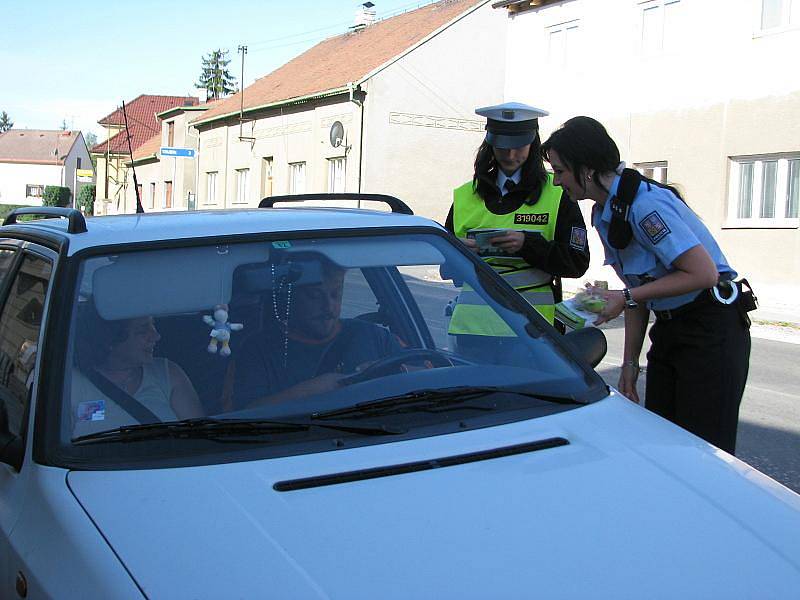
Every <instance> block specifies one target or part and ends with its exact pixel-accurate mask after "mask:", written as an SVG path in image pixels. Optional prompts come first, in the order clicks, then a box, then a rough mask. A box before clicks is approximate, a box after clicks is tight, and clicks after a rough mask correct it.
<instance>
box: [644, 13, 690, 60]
mask: <svg viewBox="0 0 800 600" xmlns="http://www.w3.org/2000/svg"><path fill="white" fill-rule="evenodd" d="M680 3H681V0H638V2H637V6H638V8H639V17H640V18H639V48H638V50H639V53H640V55H641V56H643V57H644V58H652V57H656V56H661V55H663V54H665V53H667V52H670V51H671V50H672V48H670V47H668V46H666V45H665V43H664V42H665V40H666V39H667V37H666V36H665V32H666V23H667V20H666V18H665V17H666V7H667V6H671V5H674V4H680ZM655 9H657V11H658V12H657V22H656V23H655V25H656V29H657V32H656V33H657V36H658V38H657V39H656V40H655V42H656V43H655V44H654V45H653V46H652V47H651V46H650V45H648V44H646V42H645V37H644V34H645V29H644V24H645V21H644V18H645V13H646V12H647V11H648V10H655Z"/></svg>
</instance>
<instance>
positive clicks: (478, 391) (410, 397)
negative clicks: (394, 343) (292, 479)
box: [311, 386, 584, 419]
mask: <svg viewBox="0 0 800 600" xmlns="http://www.w3.org/2000/svg"><path fill="white" fill-rule="evenodd" d="M496 393H500V394H513V395H516V396H525V397H527V398H534V399H536V400H542V401H544V402H552V403H555V404H584V402H581V401H580V400H577V399H576V398H573V397H572V396H551V395H547V394H537V393H535V392H522V391H519V390H513V389H507V388H502V387H495V386H457V387H447V388H434V389H426V390H416V391H413V392H408V393H406V394H400V395H398V396H389V397H387V398H380V399H379V400H369V401H367V402H360V403H358V404H354V405H353V406H348V407H345V408H337V409H335V410H327V411H323V412H319V413H312V414H311V417H312V418H314V419H327V418H329V417H341V416H355V415H363V414H370V413H375V412H390V411H393V410H396V409H398V408H404V409H406V408H416V409H422V410H425V409H430V408H443V407H446V406H453V405H458V404H463V403H466V402H467V401H469V400H472V399H475V398H481V397H484V396H488V395H489V394H496ZM465 408H470V409H473V410H494V409H493V408H492V407H487V406H469V407H465Z"/></svg>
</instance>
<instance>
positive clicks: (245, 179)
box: [232, 167, 250, 204]
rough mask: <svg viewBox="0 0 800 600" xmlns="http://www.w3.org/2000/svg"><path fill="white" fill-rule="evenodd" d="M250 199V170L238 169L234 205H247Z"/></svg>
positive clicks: (246, 168)
mask: <svg viewBox="0 0 800 600" xmlns="http://www.w3.org/2000/svg"><path fill="white" fill-rule="evenodd" d="M249 197H250V169H249V168H248V167H245V168H242V169H236V194H235V195H234V196H233V202H232V204H247V202H248V200H249Z"/></svg>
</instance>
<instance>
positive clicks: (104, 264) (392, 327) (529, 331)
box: [59, 232, 599, 465]
mask: <svg viewBox="0 0 800 600" xmlns="http://www.w3.org/2000/svg"><path fill="white" fill-rule="evenodd" d="M74 305H75V310H74V312H73V315H72V318H71V321H70V337H69V344H68V352H67V361H66V364H67V365H68V367H67V370H66V373H65V377H64V381H65V384H64V385H65V387H64V394H63V403H62V406H61V410H60V415H61V417H60V441H59V443H60V447H61V448H62V451H63V452H64V453H65V454H66V455H68V456H72V457H78V456H79V457H80V458H81V461H82V464H84V465H85V464H92V460H95V461H96V462H95V464H102V465H109V464H123V463H126V462H130V463H132V464H133V463H136V464H140V463H141V461H142V460H145V461H153V462H154V464H155V463H156V462H158V461H160V460H170V459H176V460H177V459H180V460H186V459H187V458H189V457H191V458H192V459H193V460H196V461H201V462H202V461H203V460H205V461H210V462H213V461H222V460H236V458H231V456H230V455H231V453H234V454H236V453H238V454H240V455H242V456H246V455H248V453H253V452H260V453H262V454H261V455H263V456H272V455H287V454H297V453H306V452H312V451H319V450H320V449H326V450H330V449H335V447H337V446H335V445H332V444H331V439H334V438H335V440H336V442H337V444H338V447H342V446H347V445H359V444H365V443H380V442H382V441H385V440H386V439H389V438H391V439H394V438H396V437H398V436H399V437H414V436H421V435H431V434H435V433H443V432H446V431H449V430H450V428H459V427H460V428H461V429H462V430H463V429H469V428H472V427H485V426H490V425H492V424H497V423H499V422H508V421H510V420H521V419H528V418H536V417H540V416H545V415H547V414H552V413H554V412H559V411H563V410H571V409H573V408H575V407H579V406H580V405H581V404H585V403H587V402H589V401H591V400H593V399H595V398H596V397H597V395H596V394H592V391H593V390H594V391H596V390H597V388H598V382H599V378H598V377H597V376H596V375H595V374H594V373H593V372H592V371H591V370H590V369H589V368H587V367H586V366H585V365H582V364H579V363H578V362H576V361H575V360H574V359H573V358H571V356H570V354H569V352H568V351H567V350H565V349H564V347H563V346H562V345H561V344H560V343H559V342H558V341H556V338H557V334H554V332H553V331H552V330H551V328H550V327H549V326H548V325H547V324H546V323H545V322H544V321H543V320H541V319H540V318H539V317H538V315H537V314H536V313H535V312H534V311H533V310H532V309H531V308H530V307H529V306H528V305H527V304H525V303H524V301H521V299H520V298H518V297H517V296H515V295H514V293H513V292H512V291H511V290H510V288H506V287H504V284H502V283H500V280H499V278H497V277H496V276H495V275H494V274H493V272H492V271H491V270H490V269H488V268H486V267H485V266H484V265H483V264H482V263H481V262H480V261H479V260H475V259H474V258H473V257H472V256H470V255H469V253H468V252H466V251H465V250H464V249H462V248H460V247H458V246H457V245H454V244H453V243H452V241H450V238H448V237H447V236H446V235H444V234H442V233H439V232H436V233H414V234H386V233H385V232H384V233H382V235H374V234H373V235H370V234H369V232H366V233H365V232H359V235H353V236H352V237H344V236H342V235H338V236H336V237H315V238H309V237H304V238H290V237H286V238H284V239H273V240H266V241H264V240H260V241H257V242H244V243H229V244H217V245H205V246H191V247H172V248H166V249H157V250H150V249H148V250H138V251H130V252H124V253H123V252H120V253H116V254H105V255H97V254H94V255H91V256H87V257H86V258H84V259H83V260H82V261H81V267H80V272H79V276H78V286H77V288H76V292H75V303H74ZM456 430H457V429H456ZM393 436H394V437H393ZM131 442H135V443H131ZM227 442H232V443H227ZM233 442H235V443H233ZM109 444H114V445H115V447H114V450H113V451H111V452H110V451H109V448H108V445H109ZM110 455H113V457H114V458H110ZM222 456H224V457H225V458H220V457H222Z"/></svg>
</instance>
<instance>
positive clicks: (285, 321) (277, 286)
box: [271, 263, 292, 367]
mask: <svg viewBox="0 0 800 600" xmlns="http://www.w3.org/2000/svg"><path fill="white" fill-rule="evenodd" d="M271 270H272V312H273V313H274V315H275V319H276V320H277V321H278V323H280V324H281V325H282V326H283V366H284V367H285V366H286V365H287V361H288V356H289V312H290V307H291V305H292V282H291V281H287V279H288V277H282V278H281V282H280V283H277V279H278V277H277V275H276V274H275V264H274V263H273V264H272V265H271ZM284 286H285V287H286V310H285V311H284V315H283V318H281V315H280V314H279V311H278V298H279V297H280V294H281V291H282V290H283V289H284Z"/></svg>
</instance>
